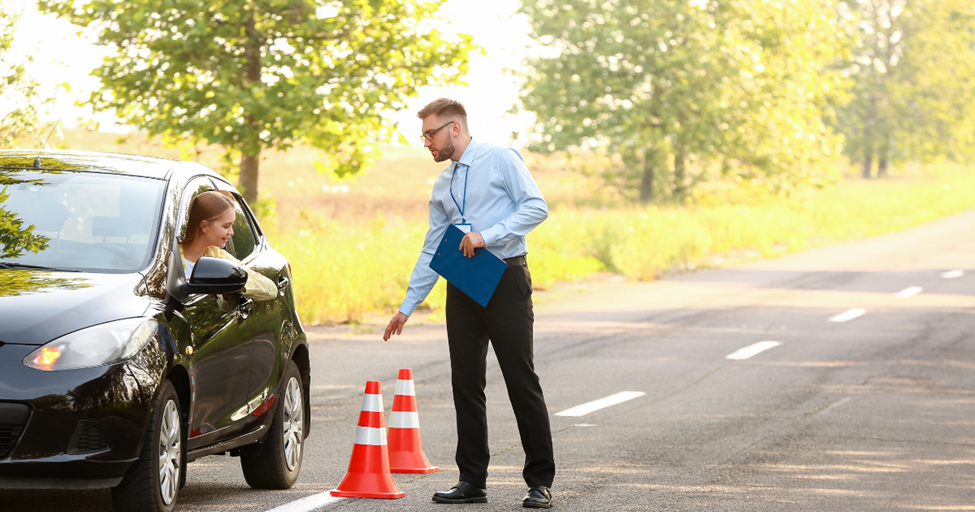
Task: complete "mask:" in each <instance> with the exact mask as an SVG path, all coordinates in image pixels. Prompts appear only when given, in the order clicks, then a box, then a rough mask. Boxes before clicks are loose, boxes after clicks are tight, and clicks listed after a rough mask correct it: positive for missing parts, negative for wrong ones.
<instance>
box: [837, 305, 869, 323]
mask: <svg viewBox="0 0 975 512" xmlns="http://www.w3.org/2000/svg"><path fill="white" fill-rule="evenodd" d="M866 313H867V310H866V309H860V308H853V309H848V310H846V311H844V312H842V313H840V314H838V315H835V316H831V317H829V321H830V322H849V321H850V320H853V319H854V318H859V317H861V316H863V315H865V314H866Z"/></svg>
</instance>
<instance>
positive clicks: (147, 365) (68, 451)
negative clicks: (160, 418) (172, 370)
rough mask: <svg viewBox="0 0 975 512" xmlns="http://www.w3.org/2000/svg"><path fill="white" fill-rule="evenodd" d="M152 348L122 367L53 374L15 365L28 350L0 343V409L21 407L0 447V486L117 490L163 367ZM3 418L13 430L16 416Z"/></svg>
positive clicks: (137, 449) (137, 448)
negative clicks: (21, 413)
mask: <svg viewBox="0 0 975 512" xmlns="http://www.w3.org/2000/svg"><path fill="white" fill-rule="evenodd" d="M153 345H154V344H152V343H150V344H149V345H148V346H147V350H143V352H142V353H141V354H139V355H138V356H137V357H136V358H134V359H132V360H129V361H126V362H124V363H119V364H114V365H109V366H103V367H98V368H85V369H79V370H67V371H59V372H44V371H40V370H35V369H33V368H28V367H26V366H24V365H23V364H22V362H21V361H22V360H23V359H24V357H26V356H27V355H28V354H29V353H30V352H31V351H33V350H34V349H36V348H37V347H36V346H32V345H11V344H7V345H2V346H0V404H6V407H5V408H4V410H8V411H9V410H11V409H19V410H24V408H26V410H27V414H26V416H27V417H26V421H23V422H22V424H21V425H20V429H21V432H20V433H19V435H16V436H14V435H9V436H8V441H10V440H11V439H12V442H11V443H10V444H11V446H10V448H9V449H8V450H6V453H4V450H3V449H2V448H0V488H19V489H29V488H68V489H72V488H73V489H78V488H82V489H83V488H96V487H112V486H115V485H117V484H118V482H119V481H121V479H122V477H124V476H125V473H126V471H128V468H129V467H130V466H131V465H132V463H133V462H134V461H135V460H136V459H137V458H138V457H139V453H140V451H141V449H142V440H143V438H144V436H143V434H144V433H145V428H146V424H147V423H148V419H149V414H150V413H151V409H152V404H153V403H154V398H155V395H156V393H157V392H158V388H159V382H160V379H161V376H162V374H163V372H164V370H165V360H164V359H163V360H162V361H161V364H160V361H159V357H158V354H157V351H156V350H154V348H155V347H154V346H153ZM5 417H6V421H8V423H7V426H8V427H11V432H13V433H16V432H15V430H16V429H15V427H16V426H17V425H16V422H17V420H18V418H17V415H16V414H7V415H6V416H5ZM2 419H3V418H0V420H2ZM2 429H3V425H0V430H2Z"/></svg>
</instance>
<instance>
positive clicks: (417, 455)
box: [388, 368, 440, 474]
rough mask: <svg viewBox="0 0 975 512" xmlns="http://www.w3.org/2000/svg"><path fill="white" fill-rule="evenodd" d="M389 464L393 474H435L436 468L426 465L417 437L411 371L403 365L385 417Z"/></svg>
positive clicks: (418, 423) (417, 420) (427, 463)
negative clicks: (390, 411) (387, 429)
mask: <svg viewBox="0 0 975 512" xmlns="http://www.w3.org/2000/svg"><path fill="white" fill-rule="evenodd" d="M388 454H389V467H390V471H392V472H393V473H413V474H426V473H436V472H437V471H440V468H438V467H436V466H433V465H432V464H430V461H429V460H427V456H426V455H424V453H423V441H421V440H420V419H419V415H418V414H417V412H416V391H415V390H414V388H413V370H411V369H409V368H403V369H400V371H399V376H398V379H397V381H396V396H394V397H393V411H392V413H391V417H390V420H389V446H388Z"/></svg>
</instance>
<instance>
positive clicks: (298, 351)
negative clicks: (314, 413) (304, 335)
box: [291, 344, 311, 439]
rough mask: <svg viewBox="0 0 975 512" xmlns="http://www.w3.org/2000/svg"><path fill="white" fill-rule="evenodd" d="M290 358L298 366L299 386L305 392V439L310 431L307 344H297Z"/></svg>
mask: <svg viewBox="0 0 975 512" xmlns="http://www.w3.org/2000/svg"><path fill="white" fill-rule="evenodd" d="M291 360H292V361H294V363H295V366H297V367H298V373H299V374H301V387H302V390H303V391H304V393H305V400H304V402H305V404H304V408H305V411H304V412H305V439H307V438H308V435H309V434H310V433H311V396H310V395H311V357H310V354H309V352H308V346H307V345H305V344H301V345H298V346H297V347H296V348H295V351H294V353H293V354H292V355H291Z"/></svg>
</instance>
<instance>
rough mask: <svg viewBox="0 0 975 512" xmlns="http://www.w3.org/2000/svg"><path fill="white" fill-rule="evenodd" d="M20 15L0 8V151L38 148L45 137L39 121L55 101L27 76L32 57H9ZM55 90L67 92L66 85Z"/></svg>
mask: <svg viewBox="0 0 975 512" xmlns="http://www.w3.org/2000/svg"><path fill="white" fill-rule="evenodd" d="M22 15H23V12H22V11H14V10H13V9H12V8H11V7H9V6H7V7H5V6H3V5H0V98H2V100H3V101H0V109H2V110H0V149H3V148H17V147H18V146H19V145H22V144H28V145H30V146H35V145H40V144H41V143H42V142H43V141H44V140H45V138H46V137H47V136H48V133H47V129H46V127H45V125H44V123H42V122H41V120H40V117H42V116H43V115H44V114H46V113H47V110H48V108H49V107H50V106H51V105H52V104H53V103H54V99H55V96H54V95H53V94H50V95H47V94H44V92H45V91H44V88H43V87H42V86H41V84H40V83H38V82H37V80H34V79H33V78H31V77H30V76H29V75H28V74H27V68H26V64H28V63H30V62H31V61H32V60H33V58H32V57H30V56H27V57H26V58H25V59H24V60H18V59H15V58H13V56H11V47H12V46H13V42H14V35H15V34H16V29H17V24H18V22H20V19H21V17H22ZM25 61H26V62H25ZM59 87H63V88H65V89H67V88H68V86H67V84H61V85H60V86H59Z"/></svg>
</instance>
